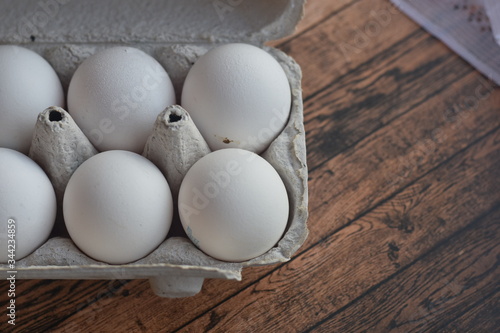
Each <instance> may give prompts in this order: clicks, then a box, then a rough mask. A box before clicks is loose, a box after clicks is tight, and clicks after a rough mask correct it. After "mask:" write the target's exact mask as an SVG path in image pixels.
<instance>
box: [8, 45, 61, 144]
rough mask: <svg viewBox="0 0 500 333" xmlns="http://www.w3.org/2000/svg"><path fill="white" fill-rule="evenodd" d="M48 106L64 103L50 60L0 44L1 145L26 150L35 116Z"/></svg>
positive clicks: (19, 48)
mask: <svg viewBox="0 0 500 333" xmlns="http://www.w3.org/2000/svg"><path fill="white" fill-rule="evenodd" d="M49 106H60V107H64V92H63V88H62V86H61V82H60V81H59V78H58V76H57V74H56V72H55V71H54V69H53V68H52V67H51V66H50V64H49V63H48V62H47V61H46V60H45V59H43V58H42V57H41V56H39V55H38V54H37V53H35V52H33V51H31V50H28V49H26V48H23V47H19V46H13V45H0V147H4V148H10V149H14V150H17V151H20V152H22V153H24V154H27V153H28V151H29V148H30V145H31V138H32V136H33V131H34V129H35V123H36V119H37V116H38V114H39V113H40V112H42V111H43V110H45V109H46V108H48V107H49Z"/></svg>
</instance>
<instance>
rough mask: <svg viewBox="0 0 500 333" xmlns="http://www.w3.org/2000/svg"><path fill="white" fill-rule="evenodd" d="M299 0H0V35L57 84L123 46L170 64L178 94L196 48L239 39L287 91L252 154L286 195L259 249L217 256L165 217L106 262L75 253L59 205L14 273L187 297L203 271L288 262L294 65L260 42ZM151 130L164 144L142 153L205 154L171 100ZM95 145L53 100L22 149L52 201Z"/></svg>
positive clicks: (288, 24) (298, 233) (232, 275)
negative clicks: (41, 64)
mask: <svg viewBox="0 0 500 333" xmlns="http://www.w3.org/2000/svg"><path fill="white" fill-rule="evenodd" d="M304 2H305V1H298V0H286V1H285V0H275V1H265V0H260V1H244V0H203V1H198V0H188V1H183V2H182V5H180V3H179V2H178V1H174V0H164V1H157V0H146V1H137V0H125V1H123V0H121V1H120V0H108V1H100V0H87V1H77V0H41V1H40V0H18V1H8V0H0V8H1V10H0V25H1V28H2V29H0V30H1V32H0V44H15V45H20V46H23V47H26V48H29V49H31V50H33V51H35V52H37V53H39V54H40V55H41V56H43V57H44V58H45V59H46V60H47V61H48V62H49V63H50V64H51V65H52V66H53V67H54V69H55V70H56V72H57V74H58V75H59V78H60V79H61V82H62V84H63V87H64V88H65V91H66V92H67V87H68V85H69V82H70V79H71V77H72V75H73V73H74V72H75V70H76V69H77V67H78V66H79V64H81V63H82V62H83V61H84V60H85V59H86V58H88V57H89V56H90V55H92V54H94V53H96V52H98V51H100V50H102V49H104V48H108V47H112V46H117V45H126V46H131V47H136V48H138V49H141V50H143V51H145V52H146V53H148V54H150V55H151V56H153V57H154V58H155V59H156V60H158V62H159V63H160V64H161V65H162V66H163V67H164V68H165V69H166V70H167V72H168V73H169V76H170V78H171V79H172V82H173V84H174V88H175V91H176V96H177V101H180V93H181V91H182V85H183V82H184V79H185V77H186V75H187V73H188V71H189V69H190V68H191V66H192V65H193V64H194V62H196V60H197V59H198V58H199V57H200V56H201V55H203V54H204V53H206V52H207V51H208V50H209V49H211V48H213V47H216V46H218V45H221V44H224V43H230V42H243V43H249V44H253V45H256V46H258V47H261V48H263V49H264V50H265V51H267V52H269V54H271V55H272V56H273V57H274V58H275V59H276V60H277V61H278V62H279V63H280V65H281V66H282V67H283V69H284V71H285V73H286V75H287V77H288V79H289V82H290V86H291V90H292V99H293V100H292V108H291V114H290V118H289V120H288V123H287V125H286V127H285V129H284V130H283V131H282V132H281V133H280V135H279V136H278V137H277V138H276V139H275V140H274V141H273V142H272V143H271V145H270V147H269V148H268V149H267V150H266V151H265V152H264V153H263V154H261V156H262V157H264V158H265V159H266V160H267V161H268V162H269V163H271V165H273V167H274V168H275V169H276V170H277V171H278V173H279V175H280V176H281V178H282V180H283V182H284V184H285V186H286V189H287V192H288V195H289V199H290V217H289V221H288V226H287V229H286V231H285V234H284V235H283V237H282V239H281V240H280V241H279V243H278V244H276V246H275V247H273V248H272V249H271V250H269V251H268V252H266V253H265V254H263V255H261V256H259V257H257V258H254V259H252V260H248V261H245V262H238V263H235V262H223V261H219V260H216V259H214V258H211V257H209V256H207V255H206V254H204V253H203V252H202V251H200V250H199V249H198V248H197V247H196V246H194V245H193V243H192V242H191V241H190V240H189V239H188V238H187V237H186V236H185V235H184V234H182V231H178V230H177V231H176V230H175V229H176V226H177V229H181V228H179V225H180V221H178V220H174V221H173V226H172V230H171V233H170V234H169V236H168V237H167V239H166V240H165V241H164V242H163V243H162V244H161V245H160V246H159V247H158V248H157V249H156V250H155V251H153V252H152V253H151V254H149V255H148V256H146V257H145V258H142V259H140V260H137V261H135V262H132V263H129V264H123V265H110V264H106V263H103V262H99V261H95V260H93V259H91V258H89V257H88V256H86V255H85V254H84V253H82V252H81V251H80V250H79V249H78V248H77V247H76V246H75V244H74V243H73V242H72V241H71V239H70V238H69V237H68V236H67V234H65V232H64V224H63V223H62V221H61V220H60V218H61V214H59V220H58V221H57V222H56V226H57V227H56V228H55V229H54V232H53V233H52V235H51V237H50V238H49V239H48V241H47V242H46V243H44V244H43V245H42V246H41V247H40V248H38V249H37V250H35V251H34V252H33V253H32V254H30V255H29V256H27V257H25V258H23V259H21V260H18V261H17V262H16V270H17V275H16V278H18V279H145V278H147V279H149V280H150V283H151V287H152V289H153V291H154V292H155V293H156V294H157V295H159V296H162V297H186V296H192V295H195V294H197V293H198V292H200V290H201V288H202V285H203V281H204V279H205V278H219V279H233V280H241V274H242V269H243V268H244V267H250V266H259V265H270V264H276V263H282V262H286V261H288V260H289V259H290V258H291V256H292V255H293V254H294V253H295V252H296V251H297V250H298V249H299V247H300V246H301V245H302V244H303V243H304V241H305V240H306V238H307V234H308V229H307V217H308V189H307V180H308V171H307V163H306V143H305V130H304V123H303V104H302V90H301V70H300V67H299V65H298V64H297V63H296V62H295V61H294V60H293V59H292V58H291V57H289V56H288V55H286V54H285V53H283V52H281V51H279V50H277V49H274V48H270V47H265V46H264V42H266V41H268V40H274V39H278V38H281V37H284V36H286V35H288V34H290V33H291V32H292V31H293V30H294V28H295V26H296V24H297V23H298V21H299V20H300V18H301V17H302V15H303V6H304ZM41 111H42V110H41ZM169 113H175V114H176V115H177V116H178V118H176V121H169V119H170V118H169V117H168V114H169ZM179 119H180V121H179ZM34 121H35V120H34ZM154 130H155V132H154V135H156V136H157V137H158V138H159V141H160V142H166V144H165V145H163V146H162V145H149V146H148V147H147V149H146V150H145V153H144V155H145V156H146V157H148V158H150V159H151V160H153V161H154V162H155V163H156V164H157V165H158V164H162V163H163V162H162V161H161V156H164V155H165V154H168V153H169V152H170V153H171V152H172V149H177V151H175V154H177V155H176V156H177V157H175V158H174V160H176V159H178V161H179V164H182V163H183V162H182V161H185V160H186V159H187V160H191V162H190V163H193V162H192V161H195V160H197V159H198V158H199V157H200V156H203V155H204V154H206V151H203V149H202V148H200V146H199V145H198V144H197V143H196V140H193V137H196V135H195V134H193V133H195V132H196V129H195V128H193V124H192V122H191V120H190V117H189V115H188V114H187V113H185V112H184V111H183V110H182V108H180V107H171V108H167V110H165V112H163V113H162V114H160V115H159V117H158V120H157V123H156V124H155V129H154ZM176 140H182V141H183V142H187V141H189V140H191V141H190V143H189V144H185V145H182V148H179V147H180V146H179V145H177V146H176V147H174V146H175V145H174V144H171V146H169V145H168V142H170V143H172V142H175V141H176ZM157 142H158V141H157ZM96 153H97V151H96V150H95V148H94V147H93V146H92V145H91V144H90V142H89V141H88V139H87V137H86V136H85V135H84V134H83V132H82V131H81V130H80V129H79V128H78V127H77V126H76V124H75V123H74V121H73V120H72V119H71V116H70V115H69V114H68V113H66V111H64V110H63V109H59V108H52V109H48V110H46V111H45V112H42V113H41V114H40V115H39V117H38V120H37V128H36V133H35V135H34V140H33V144H32V148H31V152H30V156H31V157H32V158H33V159H34V160H36V161H37V162H38V163H39V164H40V165H42V167H43V168H44V170H45V171H46V172H47V174H48V175H49V177H50V178H51V181H52V182H53V185H54V188H55V190H56V193H57V196H58V200H59V202H60V201H61V199H62V193H63V192H64V187H65V184H66V183H67V180H68V179H69V177H70V176H71V174H72V172H73V171H74V170H75V169H76V168H77V167H78V166H79V165H80V164H81V163H83V161H85V160H86V159H87V158H89V157H91V156H93V155H94V154H96ZM159 167H160V169H162V167H161V166H159ZM185 171H187V170H185ZM182 177H183V173H181V174H179V175H171V176H170V179H169V182H171V183H179V184H180V181H181V180H182ZM167 178H168V177H167ZM171 186H173V187H174V188H175V187H176V186H177V185H172V184H171ZM173 192H175V190H173ZM60 206H61V205H59V209H60ZM0 271H3V272H5V273H6V272H7V271H9V268H8V267H7V265H3V264H2V265H0Z"/></svg>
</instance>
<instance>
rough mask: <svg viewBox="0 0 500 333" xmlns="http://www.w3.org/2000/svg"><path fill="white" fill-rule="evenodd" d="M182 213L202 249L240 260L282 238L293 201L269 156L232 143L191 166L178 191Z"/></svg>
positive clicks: (259, 251) (183, 220)
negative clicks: (290, 200)
mask: <svg viewBox="0 0 500 333" xmlns="http://www.w3.org/2000/svg"><path fill="white" fill-rule="evenodd" d="M179 214H180V218H181V222H182V225H183V227H184V229H185V231H186V233H187V234H188V236H189V237H190V239H191V240H192V241H193V243H195V245H197V246H198V247H199V248H200V249H201V250H203V251H204V252H205V253H206V254H208V255H210V256H212V257H214V258H216V259H220V260H225V261H234V262H238V261H244V260H249V259H252V258H255V257H257V256H259V255H261V254H263V253H265V252H267V251H268V250H269V249H271V248H272V247H273V246H274V245H275V244H276V243H277V242H278V241H279V240H280V238H281V237H282V235H283V232H284V230H285V228H286V225H287V221H288V214H289V202H288V196H287V192H286V189H285V185H284V184H283V181H282V180H281V178H280V176H279V175H278V173H277V172H276V170H275V169H274V168H273V167H272V166H271V165H270V164H269V163H268V162H267V161H266V160H264V159H263V158H262V157H260V156H259V155H256V154H254V153H252V152H249V151H247V150H242V149H235V148H229V149H222V150H218V151H216V152H213V153H210V154H208V155H206V156H205V157H203V158H202V159H200V160H199V161H198V162H196V163H195V164H194V165H193V166H192V167H191V169H189V171H188V173H187V174H186V176H185V178H184V180H183V182H182V185H181V189H180V192H179Z"/></svg>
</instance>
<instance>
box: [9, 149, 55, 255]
mask: <svg viewBox="0 0 500 333" xmlns="http://www.w3.org/2000/svg"><path fill="white" fill-rule="evenodd" d="M56 205H57V204H56V194H55V192H54V188H53V187H52V184H51V182H50V180H49V178H48V177H47V175H46V174H45V172H44V171H43V170H42V168H41V167H40V166H38V164H36V163H35V162H34V161H33V160H31V159H30V158H29V157H27V156H26V155H24V154H21V153H19V152H17V151H15V150H12V149H7V148H0V249H1V251H0V263H7V262H8V260H11V259H14V260H16V261H17V260H20V259H22V258H24V257H26V256H27V255H28V254H30V253H31V252H33V251H34V250H36V249H37V248H38V247H40V246H41V245H42V244H43V243H44V242H45V241H46V240H47V238H48V237H49V235H50V232H51V231H52V227H53V226H54V222H55V219H56V210H57V207H56ZM9 245H14V246H9ZM14 249H15V251H14V252H12V251H9V250H14ZM12 254H14V255H15V257H14V258H12V257H10V255H12Z"/></svg>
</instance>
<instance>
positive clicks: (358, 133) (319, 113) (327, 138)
mask: <svg viewBox="0 0 500 333" xmlns="http://www.w3.org/2000/svg"><path fill="white" fill-rule="evenodd" d="M424 49H425V50H426V52H421V50H424ZM472 72H474V70H473V69H472V68H471V67H469V66H464V62H463V61H462V60H461V59H460V58H458V57H457V56H455V55H450V53H449V50H448V49H446V48H445V47H444V46H443V45H442V44H441V43H440V42H438V41H436V40H435V39H434V38H432V37H430V36H429V35H427V34H426V33H424V32H423V31H420V30H419V31H417V32H415V33H414V34H413V35H411V37H409V38H407V39H405V40H404V41H403V42H401V43H396V44H395V45H394V46H392V47H390V48H388V49H387V50H386V51H385V52H382V53H380V54H378V55H377V56H375V57H373V58H371V59H369V60H368V61H366V62H364V63H362V64H361V65H359V66H358V67H356V68H355V69H353V70H352V71H350V72H349V73H348V74H347V75H344V76H341V77H339V78H338V79H337V80H335V81H334V82H333V83H332V84H330V85H329V86H328V87H327V89H325V90H323V91H321V92H320V93H319V94H317V95H315V96H314V98H311V99H306V101H305V109H306V110H307V111H308V112H307V114H306V115H305V124H306V130H307V134H308V135H307V146H308V148H309V149H310V154H309V156H308V164H309V166H310V170H314V169H315V168H318V167H319V166H320V165H322V164H323V163H325V162H326V161H328V160H330V159H331V158H332V157H334V156H335V155H337V154H339V153H340V152H342V151H344V150H346V149H347V148H349V147H352V146H353V145H354V144H356V143H357V142H359V141H360V140H362V139H363V138H365V137H367V136H368V135H369V134H371V133H373V132H375V131H376V130H378V129H379V128H381V127H383V126H386V125H388V124H390V122H392V121H393V120H394V119H397V118H398V117H400V116H401V115H403V114H405V113H407V112H409V111H410V110H412V109H414V108H415V107H417V106H418V105H421V104H423V103H425V102H427V101H428V100H429V99H430V98H433V97H434V96H436V95H438V94H440V93H441V92H443V91H444V90H446V89H448V88H449V87H450V85H452V84H453V83H455V82H457V80H460V79H461V78H462V77H464V76H465V75H467V74H470V73H472ZM488 84H489V83H488ZM455 87H457V86H456V85H455Z"/></svg>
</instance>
